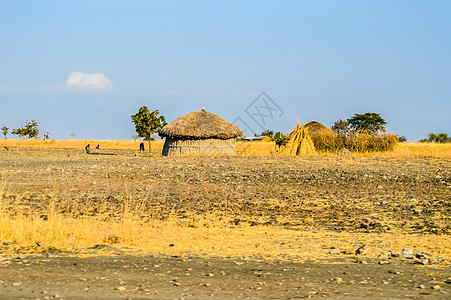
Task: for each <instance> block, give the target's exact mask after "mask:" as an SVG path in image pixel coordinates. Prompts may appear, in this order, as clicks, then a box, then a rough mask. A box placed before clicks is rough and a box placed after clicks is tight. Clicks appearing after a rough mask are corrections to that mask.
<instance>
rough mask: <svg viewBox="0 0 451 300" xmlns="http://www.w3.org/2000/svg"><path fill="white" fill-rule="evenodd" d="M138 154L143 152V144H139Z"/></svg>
mask: <svg viewBox="0 0 451 300" xmlns="http://www.w3.org/2000/svg"><path fill="white" fill-rule="evenodd" d="M139 152H141V153H142V152H144V143H141V144H139Z"/></svg>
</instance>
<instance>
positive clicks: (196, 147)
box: [160, 109, 243, 156]
mask: <svg viewBox="0 0 451 300" xmlns="http://www.w3.org/2000/svg"><path fill="white" fill-rule="evenodd" d="M242 135H243V132H242V131H241V130H240V129H239V128H238V127H237V126H235V125H233V124H232V123H230V122H227V121H226V120H224V119H223V118H221V117H219V116H217V115H215V114H212V113H210V112H206V111H205V109H202V110H201V111H193V112H191V113H189V114H186V115H184V116H182V117H180V118H178V119H176V120H174V121H172V122H171V123H169V124H168V125H166V126H164V127H163V129H161V131H160V136H161V137H165V138H166V141H165V142H164V146H163V155H164V156H170V155H191V154H194V155H196V154H197V155H199V154H200V155H233V154H236V147H235V144H236V137H238V136H242Z"/></svg>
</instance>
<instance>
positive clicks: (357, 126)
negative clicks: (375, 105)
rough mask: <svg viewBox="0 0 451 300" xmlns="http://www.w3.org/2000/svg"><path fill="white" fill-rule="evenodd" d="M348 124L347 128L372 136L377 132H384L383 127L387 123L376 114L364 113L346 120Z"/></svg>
mask: <svg viewBox="0 0 451 300" xmlns="http://www.w3.org/2000/svg"><path fill="white" fill-rule="evenodd" d="M347 121H348V122H349V127H350V128H351V129H352V130H354V131H356V132H358V133H366V134H372V133H377V132H378V131H385V125H387V122H385V120H384V119H383V118H382V117H381V115H380V114H378V113H370V112H367V113H364V114H355V115H354V116H353V117H351V118H349V119H348V120H347Z"/></svg>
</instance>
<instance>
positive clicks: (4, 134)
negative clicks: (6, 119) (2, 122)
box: [1, 126, 9, 139]
mask: <svg viewBox="0 0 451 300" xmlns="http://www.w3.org/2000/svg"><path fill="white" fill-rule="evenodd" d="M1 129H2V134H3V136H4V137H5V139H6V135H7V134H8V130H9V128H8V127H6V126H3V127H2V128H1Z"/></svg>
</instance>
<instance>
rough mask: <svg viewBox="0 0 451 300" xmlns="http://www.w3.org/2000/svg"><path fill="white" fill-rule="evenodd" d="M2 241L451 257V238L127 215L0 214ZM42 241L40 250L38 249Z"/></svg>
mask: <svg viewBox="0 0 451 300" xmlns="http://www.w3.org/2000/svg"><path fill="white" fill-rule="evenodd" d="M0 240H3V241H13V242H14V243H16V244H17V245H20V246H22V247H21V248H20V249H18V248H15V249H14V251H15V252H25V253H35V252H37V251H42V250H46V249H49V248H50V249H55V248H56V249H59V250H61V251H69V252H72V253H73V254H74V255H77V254H80V251H79V250H77V249H83V248H87V247H91V246H93V245H95V244H112V245H114V246H116V247H119V248H124V247H125V248H129V249H130V248H131V249H133V250H140V254H153V255H179V256H182V257H183V256H186V255H193V254H196V255H200V256H204V257H227V258H244V259H280V260H291V261H305V260H307V259H309V260H316V259H324V258H330V255H328V251H329V250H330V249H333V248H338V249H340V250H341V251H342V252H344V251H346V252H348V253H353V252H354V251H355V250H356V249H357V248H358V247H360V246H361V245H363V244H366V245H369V248H370V251H369V253H368V256H370V257H377V256H378V255H379V254H381V253H386V252H388V251H401V250H402V249H403V248H412V249H414V250H415V251H418V252H422V251H430V252H432V253H433V256H438V255H445V256H446V257H450V255H451V248H450V247H449V245H450V244H451V236H437V235H402V234H385V233H383V234H377V233H348V232H332V231H326V230H318V231H312V230H306V229H304V228H298V229H297V230H293V229H290V230H289V229H284V228H280V227H266V226H249V225H247V224H244V225H240V226H231V225H228V223H227V222H217V221H216V219H215V218H212V219H211V220H210V221H205V220H204V221H202V223H196V222H195V221H194V222H193V220H191V221H189V222H180V221H179V220H177V219H175V218H174V219H170V220H167V221H151V222H143V221H141V220H140V219H139V218H138V217H135V216H132V215H126V214H124V217H123V218H122V220H121V221H116V222H112V221H109V222H105V221H102V220H101V218H96V217H86V218H77V219H75V218H70V217H66V216H63V215H59V214H55V213H52V212H50V213H49V215H48V220H46V221H45V220H43V219H41V218H39V217H38V216H34V217H26V216H21V215H18V216H15V217H9V216H6V215H5V214H1V215H0ZM37 242H39V243H40V244H41V246H40V247H37V246H36V244H37ZM81 253H83V251H81ZM6 254H8V253H6Z"/></svg>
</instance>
